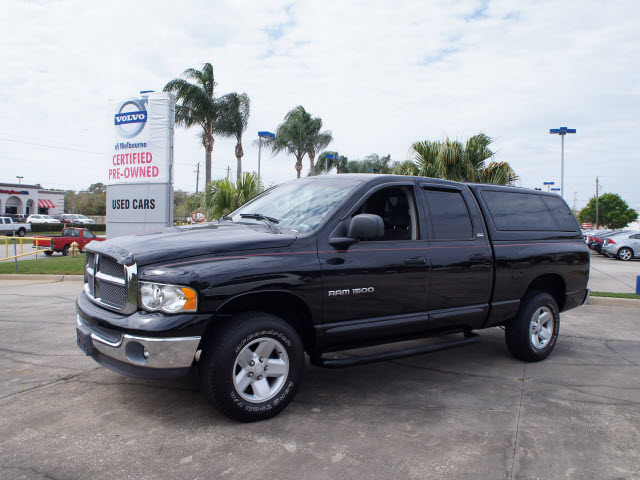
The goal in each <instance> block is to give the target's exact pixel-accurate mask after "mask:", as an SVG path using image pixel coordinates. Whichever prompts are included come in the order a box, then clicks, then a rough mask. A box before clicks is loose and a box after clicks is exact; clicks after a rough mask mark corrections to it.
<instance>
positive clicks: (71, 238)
mask: <svg viewBox="0 0 640 480" xmlns="http://www.w3.org/2000/svg"><path fill="white" fill-rule="evenodd" d="M33 238H34V239H35V238H40V239H42V240H39V241H38V248H43V247H44V248H47V247H49V249H48V250H47V251H46V252H44V254H45V255H52V254H53V252H62V255H68V254H69V250H70V249H71V244H72V243H73V242H76V243H77V244H78V248H79V249H80V252H83V251H84V247H85V246H86V245H87V244H88V243H89V242H93V241H95V242H104V240H105V239H104V238H98V237H96V235H95V234H94V233H93V232H91V231H90V230H87V229H86V228H63V229H62V233H61V234H60V235H56V236H52V237H43V236H38V235H35V236H34V237H33ZM49 238H50V239H51V240H49ZM35 247H36V242H35V241H34V242H33V248H35Z"/></svg>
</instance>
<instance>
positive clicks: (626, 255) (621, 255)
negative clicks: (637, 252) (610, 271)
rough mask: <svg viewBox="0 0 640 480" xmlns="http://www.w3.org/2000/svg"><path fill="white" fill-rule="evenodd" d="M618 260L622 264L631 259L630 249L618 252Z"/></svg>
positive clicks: (623, 248) (624, 248)
mask: <svg viewBox="0 0 640 480" xmlns="http://www.w3.org/2000/svg"><path fill="white" fill-rule="evenodd" d="M618 258H619V259H620V260H622V261H623V262H626V261H628V260H631V258H633V252H632V251H631V249H630V248H627V247H622V248H621V249H620V250H618Z"/></svg>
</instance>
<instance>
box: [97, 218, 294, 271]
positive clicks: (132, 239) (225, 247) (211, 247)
mask: <svg viewBox="0 0 640 480" xmlns="http://www.w3.org/2000/svg"><path fill="white" fill-rule="evenodd" d="M295 240H296V236H295V235H294V234H291V233H275V232H274V231H273V230H271V229H269V227H267V226H266V225H261V224H255V225H253V224H243V223H232V222H222V223H203V224H199V225H189V226H181V227H169V228H165V229H162V230H155V231H151V232H144V233H138V234H136V235H127V236H123V237H117V238H112V239H110V240H107V241H105V242H99V243H98V242H95V243H92V244H90V245H88V246H87V250H89V251H91V252H95V253H101V254H104V255H109V256H111V257H113V258H115V259H116V260H117V261H118V262H119V263H123V264H129V263H131V262H132V261H133V260H134V259H135V261H136V263H137V264H138V266H142V265H149V264H151V263H158V262H164V261H168V260H177V259H182V258H189V257H196V256H200V255H211V254H216V253H222V252H235V251H241V250H256V249H263V248H281V247H287V246H289V245H291V244H292V243H293V242H295Z"/></svg>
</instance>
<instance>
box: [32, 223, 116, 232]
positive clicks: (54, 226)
mask: <svg viewBox="0 0 640 480" xmlns="http://www.w3.org/2000/svg"><path fill="white" fill-rule="evenodd" d="M68 227H78V228H86V229H88V230H91V231H92V232H105V231H106V230H107V225H106V224H104V223H93V224H90V223H88V224H87V223H85V224H82V223H79V224H77V225H75V224H72V223H32V224H31V231H32V232H53V231H57V230H59V231H62V229H63V228H68Z"/></svg>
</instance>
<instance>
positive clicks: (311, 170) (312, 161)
mask: <svg viewBox="0 0 640 480" xmlns="http://www.w3.org/2000/svg"><path fill="white" fill-rule="evenodd" d="M308 155H309V175H310V176H313V175H315V174H316V165H315V159H316V154H315V153H313V152H308Z"/></svg>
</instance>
